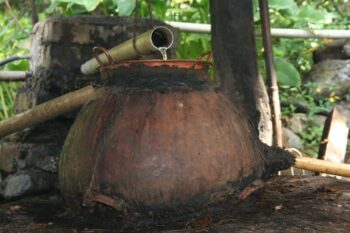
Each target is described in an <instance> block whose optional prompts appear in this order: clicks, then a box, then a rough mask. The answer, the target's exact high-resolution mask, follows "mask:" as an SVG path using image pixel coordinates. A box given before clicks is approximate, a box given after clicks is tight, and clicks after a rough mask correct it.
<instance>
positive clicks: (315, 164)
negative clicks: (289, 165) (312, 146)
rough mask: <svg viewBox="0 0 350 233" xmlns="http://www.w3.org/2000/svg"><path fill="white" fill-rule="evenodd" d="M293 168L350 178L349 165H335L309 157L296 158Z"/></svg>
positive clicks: (334, 163)
mask: <svg viewBox="0 0 350 233" xmlns="http://www.w3.org/2000/svg"><path fill="white" fill-rule="evenodd" d="M294 167H296V168H300V169H305V170H309V171H314V172H317V173H327V174H331V175H337V176H346V177H350V164H344V163H337V162H332V161H326V160H320V159H314V158H309V157H296V158H295V165H294Z"/></svg>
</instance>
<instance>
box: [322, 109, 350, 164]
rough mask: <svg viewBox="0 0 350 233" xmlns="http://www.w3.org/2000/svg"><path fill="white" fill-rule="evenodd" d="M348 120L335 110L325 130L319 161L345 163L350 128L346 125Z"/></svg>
mask: <svg viewBox="0 0 350 233" xmlns="http://www.w3.org/2000/svg"><path fill="white" fill-rule="evenodd" d="M346 122H347V118H346V117H345V116H344V115H343V114H342V113H341V112H340V111H339V110H338V109H336V108H334V109H333V110H332V111H331V113H330V114H329V116H328V117H327V120H326V122H325V126H324V128H323V133H322V138H321V143H320V146H319V152H318V159H323V160H327V161H333V162H338V163H344V160H345V155H346V145H347V140H348V133H349V128H348V127H347V125H346Z"/></svg>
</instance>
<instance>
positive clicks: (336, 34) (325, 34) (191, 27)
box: [165, 21, 350, 39]
mask: <svg viewBox="0 0 350 233" xmlns="http://www.w3.org/2000/svg"><path fill="white" fill-rule="evenodd" d="M165 22H166V23H167V24H169V25H171V26H173V27H175V28H178V29H179V30H180V31H182V32H192V33H210V32H211V25H210V24H200V23H185V22H175V21H165ZM261 34H262V33H261V31H256V32H255V35H257V36H261ZM271 36H273V37H281V38H332V39H347V38H350V30H335V29H321V30H311V29H296V28H294V29H292V28H271Z"/></svg>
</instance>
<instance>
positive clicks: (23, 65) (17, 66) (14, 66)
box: [6, 60, 29, 70]
mask: <svg viewBox="0 0 350 233" xmlns="http://www.w3.org/2000/svg"><path fill="white" fill-rule="evenodd" d="M6 69H7V70H28V69H29V62H28V61H27V60H17V61H14V62H11V63H9V64H7V65H6Z"/></svg>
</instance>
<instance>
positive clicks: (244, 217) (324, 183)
mask: <svg viewBox="0 0 350 233" xmlns="http://www.w3.org/2000/svg"><path fill="white" fill-rule="evenodd" d="M0 232H6V233H7V232H9V233H12V232H20V233H26V232H33V233H39V232H40V233H44V232H45V233H58V232H62V233H63V232H64V233H65V232H67V233H70V232H72V233H78V232H82V233H104V232H164V233H165V232H167V233H182V232H212V233H214V232H218V233H219V232H220V233H221V232H223V233H225V232H227V233H228V232H332V233H334V232H350V182H349V181H343V180H337V179H334V178H324V177H316V176H312V177H296V176H282V177H276V178H273V179H271V180H270V181H269V182H268V183H267V185H266V188H265V190H264V191H263V192H262V193H260V194H259V195H255V196H252V197H250V198H249V199H248V200H247V201H245V202H242V203H236V202H234V201H231V200H225V201H224V202H223V203H220V204H218V205H216V206H211V207H208V209H206V210H202V211H200V212H198V211H197V212H196V211H193V212H192V213H190V214H188V215H182V216H177V217H171V216H167V215H162V214H159V215H157V216H155V215H154V214H153V213H148V214H147V216H143V215H142V216H141V215H140V214H135V213H134V214H127V213H124V214H119V215H117V214H116V213H115V212H112V211H111V210H106V209H105V208H104V209H103V210H98V211H97V212H96V211H95V212H94V213H90V212H88V211H85V212H84V214H83V213H79V214H76V213H72V211H69V210H68V209H66V208H65V205H64V202H63V200H62V199H61V198H60V197H59V196H57V195H56V194H46V195H40V196H32V197H29V198H26V199H22V200H18V201H14V202H11V203H2V204H1V207H0Z"/></svg>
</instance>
